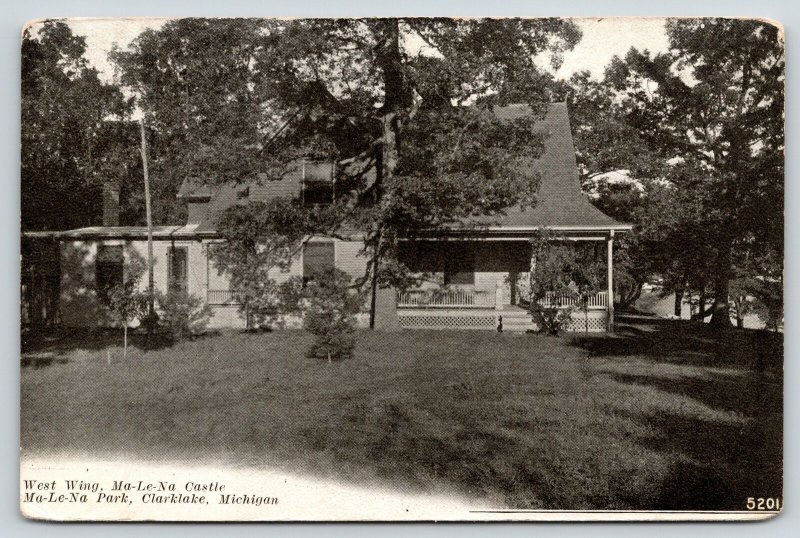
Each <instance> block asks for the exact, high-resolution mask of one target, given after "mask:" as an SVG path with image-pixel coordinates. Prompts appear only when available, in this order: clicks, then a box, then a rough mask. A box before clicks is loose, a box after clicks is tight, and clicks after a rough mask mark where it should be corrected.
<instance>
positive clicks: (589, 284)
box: [530, 231, 613, 336]
mask: <svg viewBox="0 0 800 538" xmlns="http://www.w3.org/2000/svg"><path fill="white" fill-rule="evenodd" d="M559 239H560V238H559V237H558V236H556V235H555V234H553V233H552V232H550V231H543V232H541V233H539V234H537V235H536V236H535V237H534V238H532V239H531V275H530V310H531V314H532V316H533V320H534V321H535V322H536V324H537V325H538V327H539V330H540V331H542V332H545V333H547V334H551V335H553V336H556V335H558V334H559V333H560V332H561V331H563V330H564V328H565V327H566V326H567V324H568V323H569V322H570V320H571V319H572V313H573V312H574V311H575V309H576V308H577V307H578V305H579V304H580V305H582V306H583V309H584V316H585V319H586V329H587V330H588V327H589V324H588V312H589V311H588V305H589V303H588V299H589V295H590V294H592V293H594V292H596V291H597V290H598V289H599V286H600V282H601V276H600V275H601V274H602V267H601V266H602V264H600V263H599V262H598V261H597V260H596V259H594V257H593V256H592V254H591V253H588V252H585V253H581V252H580V251H579V250H578V248H576V246H575V245H571V244H564V243H560V242H558V241H559ZM609 300H613V299H612V298H609Z"/></svg>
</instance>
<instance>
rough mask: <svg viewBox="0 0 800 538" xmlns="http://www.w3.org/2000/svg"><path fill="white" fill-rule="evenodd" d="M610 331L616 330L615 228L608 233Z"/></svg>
mask: <svg viewBox="0 0 800 538" xmlns="http://www.w3.org/2000/svg"><path fill="white" fill-rule="evenodd" d="M607 244H608V282H607V283H608V332H610V333H613V332H614V230H611V232H610V233H609V235H608V241H607Z"/></svg>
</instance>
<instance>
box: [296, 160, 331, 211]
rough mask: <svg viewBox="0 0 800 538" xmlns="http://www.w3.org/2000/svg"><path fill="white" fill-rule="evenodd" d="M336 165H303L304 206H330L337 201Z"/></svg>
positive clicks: (308, 163)
mask: <svg viewBox="0 0 800 538" xmlns="http://www.w3.org/2000/svg"><path fill="white" fill-rule="evenodd" d="M335 189H336V180H335V165H334V163H332V162H330V161H327V162H326V161H322V162H304V163H303V165H302V201H303V205H306V206H315V205H328V204H331V203H333V202H334V201H335V200H336V191H335Z"/></svg>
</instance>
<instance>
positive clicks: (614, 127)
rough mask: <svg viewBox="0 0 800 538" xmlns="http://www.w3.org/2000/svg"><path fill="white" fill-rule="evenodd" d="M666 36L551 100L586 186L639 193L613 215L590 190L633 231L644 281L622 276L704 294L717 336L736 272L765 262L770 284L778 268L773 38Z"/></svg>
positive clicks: (763, 29) (779, 132) (757, 24)
mask: <svg viewBox="0 0 800 538" xmlns="http://www.w3.org/2000/svg"><path fill="white" fill-rule="evenodd" d="M666 30H667V37H668V39H669V51H668V52H665V53H661V54H657V55H653V54H651V53H649V52H648V51H638V50H636V49H631V50H630V52H629V53H628V54H627V55H626V56H625V58H615V59H614V60H613V61H612V63H611V64H610V65H609V67H608V68H607V70H606V74H605V80H604V81H602V82H594V81H592V80H591V79H589V77H588V75H585V74H583V75H576V76H575V77H573V80H572V81H571V85H570V86H569V87H568V88H566V89H563V91H564V92H566V93H567V94H568V95H569V98H570V102H571V103H572V105H573V118H574V119H576V120H577V121H576V124H577V126H576V127H575V131H576V132H575V140H576V144H577V145H578V156H579V162H580V165H581V167H582V169H583V176H584V181H585V184H586V186H588V187H589V188H590V189H595V188H596V186H595V185H594V181H593V179H594V178H597V177H598V176H602V174H605V173H607V172H612V171H616V172H622V173H623V174H624V175H627V176H628V177H629V178H631V180H632V183H633V184H634V185H636V186H637V189H638V191H639V192H638V196H634V197H631V198H629V199H628V200H626V201H625V203H623V204H622V205H620V204H619V203H618V202H619V201H620V200H621V199H620V197H619V195H620V194H621V193H620V191H619V190H617V191H616V192H614V191H613V190H611V189H606V190H603V188H602V187H601V188H600V189H599V190H597V191H596V193H597V195H598V197H599V199H600V204H599V205H605V206H606V207H604V209H606V210H609V212H610V214H611V215H612V216H616V217H618V218H620V217H628V218H629V219H630V221H632V222H634V223H636V224H637V229H636V232H635V234H634V236H633V238H632V240H631V241H630V243H629V245H628V247H629V248H630V249H631V250H630V254H629V255H630V257H631V259H632V260H635V262H634V263H633V264H632V266H633V267H640V268H644V269H645V270H644V271H639V272H638V274H631V275H630V276H631V277H632V278H633V279H634V280H639V281H642V279H643V278H646V277H647V275H648V274H651V273H653V272H655V273H659V274H661V275H662V276H663V277H664V282H665V292H670V291H677V292H678V293H679V294H680V293H683V291H684V290H687V291H689V290H694V291H695V292H696V293H700V294H701V295H704V294H705V293H706V292H707V291H708V293H713V294H714V296H715V301H714V316H713V321H715V322H716V323H719V324H722V325H725V324H729V323H730V321H729V312H728V295H729V285H728V283H729V281H730V280H731V279H733V278H734V277H735V276H736V274H737V273H738V272H740V269H741V268H737V267H739V266H741V265H742V261H743V260H746V259H750V258H753V257H766V258H768V259H771V260H774V261H775V262H777V266H773V267H772V268H771V269H769V272H770V273H774V272H775V271H776V269H777V268H778V267H779V266H780V264H781V261H779V260H782V257H783V254H782V252H783V231H782V230H783V211H782V208H783V201H782V199H783V147H784V141H783V95H784V88H783V86H784V63H785V60H784V46H783V39H782V36H780V35H779V34H778V29H777V28H776V27H775V26H772V25H770V24H769V23H766V22H761V21H755V20H741V19H722V18H705V19H674V20H669V21H668V23H667V25H666ZM631 192H632V193H633V191H631ZM750 276H751V277H757V276H759V275H758V274H751V275H750ZM761 276H763V273H762V275H761Z"/></svg>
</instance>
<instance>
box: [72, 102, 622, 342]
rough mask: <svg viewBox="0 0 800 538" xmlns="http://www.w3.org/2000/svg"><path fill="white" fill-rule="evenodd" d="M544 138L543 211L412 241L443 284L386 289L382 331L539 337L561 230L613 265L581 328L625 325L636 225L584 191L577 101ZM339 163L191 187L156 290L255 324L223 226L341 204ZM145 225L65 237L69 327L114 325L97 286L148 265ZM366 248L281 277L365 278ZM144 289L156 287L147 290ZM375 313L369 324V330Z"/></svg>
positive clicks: (323, 251)
mask: <svg viewBox="0 0 800 538" xmlns="http://www.w3.org/2000/svg"><path fill="white" fill-rule="evenodd" d="M496 113H497V114H498V116H500V117H501V118H504V119H505V118H507V119H513V118H514V117H517V116H520V115H525V114H530V111H529V109H528V108H527V107H526V106H524V105H510V106H506V107H501V108H497V109H496ZM536 129H538V130H539V131H541V132H543V133H544V134H545V135H546V138H545V142H544V144H545V148H544V153H543V154H542V156H541V157H540V158H538V159H533V158H532V159H531V160H530V166H531V167H533V168H534V169H536V170H537V171H538V172H539V173H540V176H541V185H540V189H539V194H538V203H537V204H536V205H535V207H533V208H522V207H512V208H508V210H507V211H505V212H504V214H502V215H499V216H493V217H487V218H485V219H482V220H481V221H480V222H478V225H477V226H469V227H450V228H448V229H446V230H439V231H437V232H436V233H432V234H430V236H423V237H419V238H416V239H414V240H413V241H408V242H407V243H405V244H403V246H402V249H401V257H402V258H403V259H402V261H404V262H405V263H406V264H407V265H408V266H409V267H410V268H411V269H412V270H414V271H419V272H425V273H431V274H435V275H438V276H439V277H440V278H439V279H438V280H437V281H436V282H429V283H427V284H425V285H422V286H420V287H419V288H418V289H413V290H403V291H401V292H397V293H396V292H395V291H394V290H381V291H380V293H379V294H378V297H377V300H376V316H375V322H376V327H378V328H398V327H400V328H409V329H413V328H461V329H487V330H495V329H497V328H498V326H499V325H500V324H501V323H502V327H503V329H504V330H506V331H514V330H517V331H524V330H526V329H529V328H533V326H532V322H531V317H530V315H529V314H528V313H527V311H526V309H525V308H524V307H523V306H521V303H523V302H524V293H523V292H522V289H523V288H524V286H525V281H526V278H527V277H528V274H529V268H530V249H531V246H530V243H529V239H530V237H531V234H532V233H534V232H536V231H537V230H542V229H550V230H552V231H554V232H557V233H558V234H560V236H561V237H563V240H565V241H575V242H590V243H591V244H593V245H594V246H595V247H596V248H595V255H602V256H604V257H605V259H606V261H607V290H606V291H603V292H600V293H597V294H595V295H593V296H591V297H589V298H588V302H587V305H588V309H586V310H585V311H584V312H582V313H581V314H579V315H573V319H572V321H571V322H570V328H571V329H572V330H589V331H604V330H607V329H610V328H612V327H613V245H614V238H615V234H616V233H620V232H625V231H629V230H630V229H631V226H630V225H628V224H623V223H619V222H616V221H615V220H614V219H612V218H611V217H609V216H607V215H605V214H603V213H602V212H601V211H600V210H598V209H597V208H595V207H594V206H593V205H592V204H591V203H590V202H589V201H588V199H587V198H586V196H584V195H583V194H582V192H581V190H580V184H579V177H578V169H577V163H576V159H575V149H574V145H573V141H572V135H571V131H570V125H569V117H568V112H567V106H566V104H565V103H555V104H552V105H550V107H549V109H548V111H547V112H546V114H545V116H544V118H543V119H542V120H540V121H539V122H537V124H536ZM331 166H332V165H331V164H329V163H299V164H298V165H297V166H296V167H295V168H294V169H292V170H290V171H289V172H288V173H286V174H285V175H284V176H283V177H282V178H280V179H278V180H275V179H271V178H264V179H265V180H264V181H257V182H251V183H247V184H240V185H222V186H219V187H214V188H210V187H208V186H206V185H204V184H202V183H201V182H198V181H192V180H187V181H186V182H184V184H183V185H182V187H181V189H180V192H179V193H178V196H179V197H180V198H181V199H182V200H184V201H185V202H186V204H187V206H188V217H187V222H185V223H184V224H180V225H179V224H176V225H174V226H157V227H155V229H154V230H153V253H154V275H155V277H154V278H155V286H156V288H158V289H160V290H162V291H166V290H167V287H168V286H178V287H180V288H182V289H184V290H187V291H188V292H189V293H191V294H193V295H196V296H199V297H201V298H202V299H203V300H205V302H206V303H207V304H208V305H209V306H210V307H211V309H212V311H213V318H212V320H211V326H212V327H243V326H244V323H245V322H244V319H243V317H242V315H241V313H240V309H239V305H238V304H237V292H236V290H233V289H231V287H230V284H229V280H228V278H227V276H226V275H225V274H220V272H219V271H218V270H217V269H216V268H215V267H214V262H213V258H212V257H211V256H209V252H210V251H212V250H213V248H214V245H215V244H216V243H218V242H219V241H220V238H219V234H218V233H217V230H216V222H217V218H218V217H219V215H220V214H221V212H222V211H224V210H225V209H226V208H228V207H230V206H231V205H232V204H235V203H242V202H246V201H256V200H269V199H271V198H276V197H280V196H296V197H301V198H302V199H303V200H304V201H305V202H307V203H318V202H324V200H325V199H326V197H327V196H330V192H329V191H330V188H331V178H332V177H333V176H332V168H331ZM146 236H147V230H146V228H144V227H124V226H123V227H120V226H102V227H89V228H81V229H77V230H70V231H67V232H64V233H62V234H61V236H60V238H61V265H62V282H61V317H62V322H63V323H64V324H65V325H68V326H86V325H97V324H103V323H106V322H107V321H106V319H105V317H104V313H103V310H104V309H103V308H102V304H101V300H100V298H99V297H98V296H97V293H98V292H97V291H95V290H97V289H102V288H103V286H106V285H109V284H110V283H113V282H115V281H121V280H122V278H123V275H124V271H125V267H126V266H127V265H128V264H129V263H131V262H132V260H133V259H135V258H140V259H145V256H146V252H147V247H146ZM362 247H363V241H362V239H361V238H360V237H359V235H358V234H353V235H352V236H351V237H345V238H341V237H337V238H335V239H334V238H325V237H314V238H311V239H310V240H309V241H308V242H307V243H306V245H305V247H304V248H303V249H302V250H299V251H298V253H297V255H296V257H295V259H294V260H293V262H292V263H291V265H290V266H289V267H288V268H287V269H277V268H276V269H274V270H272V271H271V273H270V276H271V277H272V278H274V279H275V280H277V281H281V280H285V279H288V278H290V277H292V276H303V275H308V274H313V272H315V271H318V270H319V269H320V268H323V267H329V266H335V267H338V268H339V269H341V270H343V271H345V272H347V273H348V274H350V275H351V276H352V277H353V278H358V277H363V276H364V274H365V272H366V268H367V260H366V258H365V257H364V255H363V254H362V252H361V250H362ZM142 285H143V286H144V285H146V284H144V283H143V284H142ZM367 320H368V311H367V305H365V311H364V313H362V314H361V315H360V317H359V322H360V323H361V324H364V325H365V324H366V323H367V322H368V321H367Z"/></svg>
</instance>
